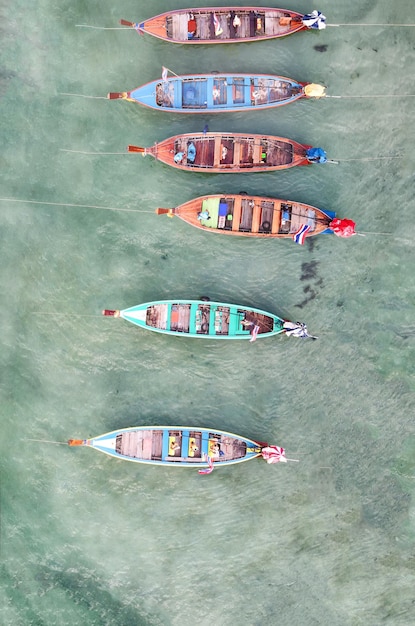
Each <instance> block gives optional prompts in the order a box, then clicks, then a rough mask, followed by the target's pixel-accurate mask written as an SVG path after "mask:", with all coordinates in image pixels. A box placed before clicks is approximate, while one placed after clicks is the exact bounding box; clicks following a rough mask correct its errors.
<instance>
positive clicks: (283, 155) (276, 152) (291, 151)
mask: <svg viewBox="0 0 415 626" xmlns="http://www.w3.org/2000/svg"><path fill="white" fill-rule="evenodd" d="M309 148H311V146H310V145H304V144H300V143H298V142H297V141H293V140H292V139H286V138H285V137H276V136H272V135H258V134H249V135H248V134H246V133H217V132H215V133H212V132H206V133H184V134H181V135H175V136H173V137H169V138H168V139H165V140H164V141H160V142H158V143H155V144H154V146H151V147H149V148H142V147H140V146H128V151H129V152H139V153H141V154H142V155H143V156H146V155H147V154H149V155H151V156H152V157H153V158H155V159H156V160H158V161H161V162H162V163H165V164H166V165H170V166H171V167H176V168H178V169H181V170H186V171H192V172H205V173H226V174H230V173H241V172H266V171H275V170H284V169H288V168H290V167H295V166H297V165H309V164H310V162H309V160H308V159H307V150H308V149H309ZM190 150H192V153H194V155H195V156H194V159H193V161H191V160H190V154H191V153H190ZM180 155H183V157H182V159H181V161H180V162H179V161H178V160H177V159H178V157H180ZM175 158H176V160H175Z"/></svg>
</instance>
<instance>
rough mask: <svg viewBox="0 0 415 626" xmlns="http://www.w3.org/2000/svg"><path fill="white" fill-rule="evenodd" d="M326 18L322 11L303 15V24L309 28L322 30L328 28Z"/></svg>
mask: <svg viewBox="0 0 415 626" xmlns="http://www.w3.org/2000/svg"><path fill="white" fill-rule="evenodd" d="M326 19H327V18H326V16H325V15H323V14H322V13H321V11H312V12H311V13H308V14H307V15H303V19H302V22H303V24H304V26H307V28H316V29H318V30H322V29H323V28H326Z"/></svg>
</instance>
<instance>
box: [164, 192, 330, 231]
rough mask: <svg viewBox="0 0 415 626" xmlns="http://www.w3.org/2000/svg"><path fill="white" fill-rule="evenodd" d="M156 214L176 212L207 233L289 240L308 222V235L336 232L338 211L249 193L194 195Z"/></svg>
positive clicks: (181, 217)
mask: <svg viewBox="0 0 415 626" xmlns="http://www.w3.org/2000/svg"><path fill="white" fill-rule="evenodd" d="M156 212H157V213H159V214H161V213H166V212H167V213H168V214H169V215H170V216H173V215H177V217H179V218H180V219H182V220H183V221H184V222H187V223H188V224H191V226H195V227H196V228H199V229H201V230H204V231H206V232H211V233H212V232H213V233H220V234H224V235H233V236H238V237H256V238H263V239H269V238H278V239H286V238H292V236H293V235H294V234H295V233H296V232H297V231H298V230H299V228H301V226H303V225H304V224H307V225H308V226H309V227H310V230H309V231H308V233H307V237H312V236H315V235H319V234H322V233H331V232H333V231H332V230H331V229H330V228H329V224H330V223H331V221H332V220H333V219H334V217H335V213H332V212H330V211H323V210H321V209H318V208H316V207H313V206H311V205H309V204H303V203H301V202H293V201H291V200H281V199H277V198H269V197H266V196H251V195H248V194H219V195H208V196H200V197H198V198H194V199H193V200H190V201H189V202H185V203H184V204H181V205H179V206H178V207H175V208H171V209H157V210H156Z"/></svg>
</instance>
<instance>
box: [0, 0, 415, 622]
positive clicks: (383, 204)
mask: <svg viewBox="0 0 415 626" xmlns="http://www.w3.org/2000/svg"><path fill="white" fill-rule="evenodd" d="M191 4H193V6H203V5H204V4H209V3H205V2H203V1H201V0H194V2H192V3H191ZM215 4H217V5H226V4H227V2H226V1H224V0H216V2H215ZM240 4H241V5H245V6H247V5H248V4H249V3H248V2H246V1H245V0H241V1H240ZM257 4H258V5H260V4H262V5H264V6H267V5H268V4H270V3H268V2H260V0H258V3H257ZM286 4H287V7H288V8H291V9H294V10H298V11H299V12H302V13H306V12H307V11H310V10H312V9H313V8H318V9H320V10H321V11H323V12H324V14H325V15H326V16H327V19H328V23H331V24H358V25H357V26H339V27H334V26H331V27H327V29H326V30H325V31H321V32H304V33H298V34H296V35H293V36H291V37H287V38H285V39H281V40H279V41H273V42H272V41H268V42H257V43H252V44H238V45H229V46H201V47H198V46H196V47H195V46H185V45H172V44H168V43H165V42H162V41H160V40H157V39H155V38H152V37H149V36H139V35H138V34H137V33H135V32H134V31H132V30H128V29H117V30H96V29H90V28H89V29H88V28H80V27H78V26H77V25H79V24H87V25H94V26H104V27H108V28H114V27H117V26H118V20H119V19H120V18H124V19H127V20H132V21H139V20H142V19H145V18H147V17H150V16H152V15H156V14H158V13H161V12H162V11H165V10H167V9H169V8H181V7H183V6H185V5H186V3H184V2H177V1H176V0H174V1H173V0H167V1H165V2H163V1H162V0H147V2H143V1H137V0H123V2H116V3H115V2H110V1H109V0H102V1H101V2H99V3H97V2H85V1H84V0H82V1H81V0H73V1H72V2H69V1H68V0H61V1H60V2H52V0H31V1H30V2H29V1H28V0H16V1H15V2H10V1H7V0H3V1H1V2H0V9H1V11H0V15H1V18H2V19H1V26H0V28H1V35H2V51H1V66H0V97H1V99H0V107H1V109H0V110H1V118H0V143H1V154H0V164H1V192H0V198H1V199H0V241H1V247H0V255H1V270H0V280H1V305H0V306H1V328H2V332H1V339H0V341H1V349H0V365H1V381H0V413H1V444H0V445H1V451H0V459H1V461H0V468H1V566H0V567H1V569H0V623H1V624H2V625H4V626H54V625H57V626H78V625H79V626H86V625H87V626H195V625H198V626H210V625H211V624H217V625H219V626H264V625H265V624H273V625H277V624H284V625H287V626H320V625H321V626H379V625H381V624H387V625H388V626H395V625H399V626H410V625H412V624H414V623H415V600H414V597H415V596H414V589H415V552H414V546H415V504H414V494H415V428H414V404H415V402H414V345H415V344H414V341H415V318H414V282H415V281H414V276H415V272H414V245H413V241H414V234H415V233H414V230H415V229H414V221H415V220H414V199H413V198H414V178H413V172H414V145H415V131H414V115H413V113H414V97H410V96H411V95H412V96H414V95H415V82H414V78H413V77H414V74H415V53H414V48H415V28H414V27H404V26H396V27H389V28H388V27H385V26H381V25H382V24H405V23H415V16H414V3H413V0H395V2H390V1H389V0H352V1H350V2H347V3H344V2H335V0H320V1H319V2H318V3H315V5H314V3H311V4H310V2H309V0H290V1H289V2H288V0H287V2H286ZM362 24H380V26H362ZM162 66H166V67H168V68H170V69H171V70H172V71H173V72H175V73H177V74H180V73H192V72H195V73H197V72H207V71H230V72H231V71H237V72H243V71H246V72H258V73H261V72H264V73H267V72H268V73H275V74H280V75H283V76H284V75H285V76H289V77H292V78H294V79H296V80H300V81H304V82H317V83H323V84H325V85H326V86H327V93H328V94H331V95H340V96H343V98H340V99H330V98H326V99H322V100H305V99H303V100H300V101H298V102H295V103H293V104H290V105H288V106H285V107H282V108H280V109H274V110H268V111H263V112H253V113H245V114H242V113H237V114H230V115H218V116H214V115H212V116H204V115H188V116H183V115H178V114H173V115H171V114H167V113H162V112H158V111H151V110H148V109H145V108H143V107H140V106H138V105H135V104H133V103H128V102H125V101H109V100H107V99H106V98H105V96H106V94H107V92H109V91H124V90H130V89H133V88H135V87H137V86H138V85H141V84H142V83H144V82H147V81H150V80H153V79H154V78H156V77H158V76H160V75H161V68H162ZM64 94H82V95H84V96H93V98H84V97H80V96H73V95H72V96H71V95H64ZM403 94H406V97H404V95H403ZM345 96H371V97H359V98H346V97H345ZM374 96H391V97H374ZM205 124H209V128H210V130H212V131H234V132H244V131H247V132H256V133H270V134H274V135H280V136H284V137H289V138H292V139H295V140H297V141H300V142H303V143H307V144H311V145H314V146H321V147H323V148H324V149H325V150H326V151H327V154H328V158H329V159H330V160H332V161H338V163H327V164H325V165H322V166H312V167H307V168H293V169H290V170H287V171H283V172H275V173H268V174H266V173H265V174H241V175H203V174H196V173H195V174H193V173H188V172H181V171H179V170H175V169H173V168H169V167H168V166H165V165H163V164H161V163H159V162H156V161H155V160H154V159H152V158H150V157H147V158H144V159H143V158H142V157H141V155H139V154H128V153H127V152H126V150H125V148H126V146H127V145H128V144H136V145H141V146H151V145H152V144H153V143H154V142H155V141H160V140H162V139H165V138H167V137H169V136H171V135H175V134H178V133H180V132H191V131H199V130H201V129H202V128H203V127H204V125H205ZM68 150H73V151H74V152H68ZM88 152H89V153H90V152H96V153H113V154H82V153H88ZM239 191H247V192H249V193H256V194H263V195H271V196H276V197H282V198H288V199H293V200H298V201H303V202H306V203H309V204H312V205H315V206H320V207H322V208H325V209H329V210H332V211H336V213H337V215H338V216H340V217H348V218H351V219H353V220H354V221H355V222H356V224H357V230H358V231H359V232H361V233H367V234H366V236H365V237H361V236H355V237H353V238H351V239H348V240H342V239H339V238H337V237H335V236H333V235H330V236H326V235H324V236H321V237H319V238H316V239H313V240H312V241H311V240H309V241H306V244H305V245H304V246H297V245H295V244H294V243H293V242H292V241H291V240H286V241H255V240H254V241H250V240H246V239H241V240H239V239H237V238H226V237H221V236H217V235H214V234H206V233H204V232H202V231H198V230H196V229H192V228H191V227H190V226H188V225H187V224H185V223H183V222H182V221H180V220H176V219H172V220H170V219H167V218H166V216H165V215H164V216H163V215H162V216H156V215H155V213H154V210H155V208H156V207H159V206H160V207H169V206H176V205H178V204H180V203H182V202H185V201H187V200H190V199H191V198H193V197H195V196H198V195H203V194H206V193H216V192H225V193H226V192H239ZM78 205H79V206H78ZM93 207H101V208H93ZM102 207H106V209H108V210H106V209H104V208H102ZM118 209H119V210H118ZM200 296H209V297H210V298H211V299H214V300H222V301H228V302H237V303H241V304H247V305H252V306H255V307H258V308H262V309H266V310H269V311H272V312H275V313H277V314H278V315H280V316H281V317H286V318H289V319H294V320H297V319H299V320H302V321H304V322H306V323H307V325H308V328H309V330H310V332H311V333H312V334H314V335H318V336H319V340H318V341H300V340H295V339H289V338H287V337H283V336H277V337H273V338H270V339H266V340H259V341H257V342H256V343H253V344H250V343H248V342H226V341H216V342H215V341H201V340H200V341H199V340H191V339H186V338H175V337H166V336H162V335H158V334H156V333H150V332H145V331H140V330H139V329H138V328H136V327H134V326H132V325H130V324H128V323H126V322H124V321H122V320H114V319H109V318H103V317H102V316H101V310H102V309H103V308H121V309H122V308H127V307H129V306H133V305H135V304H139V303H140V302H147V301H151V300H158V299H163V298H166V299H170V298H176V297H177V298H199V297H200ZM156 424H168V425H170V424H171V425H194V426H195V427H198V426H200V427H202V426H203V427H208V428H219V429H224V430H227V431H231V432H235V433H238V434H241V435H245V436H247V437H250V438H252V439H259V440H261V441H264V440H267V441H269V442H271V443H275V444H278V445H282V446H284V447H285V448H286V450H287V456H288V457H290V458H294V459H299V461H300V462H299V463H287V464H286V465H283V464H281V465H267V464H266V463H265V462H263V461H262V460H259V459H256V460H253V461H251V462H249V463H242V464H240V465H235V466H233V467H228V468H223V469H222V470H217V471H214V472H213V474H211V475H210V476H200V475H198V473H197V471H196V470H185V469H175V468H158V467H146V466H142V465H137V464H133V463H128V462H122V461H117V460H115V459H111V458H110V457H107V456H106V455H103V454H100V453H98V452H96V451H94V450H91V449H86V448H75V449H71V448H69V447H67V446H65V445H59V444H54V443H46V441H52V442H66V440H67V439H68V438H70V437H75V438H86V437H89V436H94V435H99V434H101V433H105V432H107V431H110V430H114V429H117V428H122V427H126V426H134V425H156ZM33 439H37V440H43V441H45V442H44V443H43V442H36V441H31V440H33Z"/></svg>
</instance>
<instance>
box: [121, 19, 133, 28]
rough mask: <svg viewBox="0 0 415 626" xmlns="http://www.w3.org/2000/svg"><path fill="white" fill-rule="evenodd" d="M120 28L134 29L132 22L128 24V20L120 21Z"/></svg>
mask: <svg viewBox="0 0 415 626" xmlns="http://www.w3.org/2000/svg"><path fill="white" fill-rule="evenodd" d="M120 24H121V26H129V27H130V28H134V22H129V21H128V20H120Z"/></svg>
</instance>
